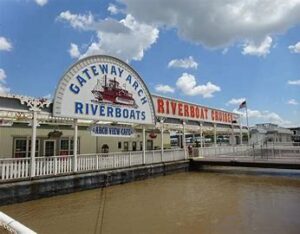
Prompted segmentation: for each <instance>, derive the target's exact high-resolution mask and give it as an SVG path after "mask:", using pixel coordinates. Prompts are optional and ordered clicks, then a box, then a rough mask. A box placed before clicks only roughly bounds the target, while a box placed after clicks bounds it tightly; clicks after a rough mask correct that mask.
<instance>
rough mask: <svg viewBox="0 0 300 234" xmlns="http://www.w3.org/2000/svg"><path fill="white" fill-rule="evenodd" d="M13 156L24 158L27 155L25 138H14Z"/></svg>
mask: <svg viewBox="0 0 300 234" xmlns="http://www.w3.org/2000/svg"><path fill="white" fill-rule="evenodd" d="M14 152H15V153H14V155H15V158H25V157H26V155H27V140H26V138H25V139H16V140H15V150H14Z"/></svg>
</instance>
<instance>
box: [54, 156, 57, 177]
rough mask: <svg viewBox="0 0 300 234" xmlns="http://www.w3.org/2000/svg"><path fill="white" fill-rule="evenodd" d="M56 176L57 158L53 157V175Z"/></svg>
mask: <svg viewBox="0 0 300 234" xmlns="http://www.w3.org/2000/svg"><path fill="white" fill-rule="evenodd" d="M56 174H57V157H54V175H56Z"/></svg>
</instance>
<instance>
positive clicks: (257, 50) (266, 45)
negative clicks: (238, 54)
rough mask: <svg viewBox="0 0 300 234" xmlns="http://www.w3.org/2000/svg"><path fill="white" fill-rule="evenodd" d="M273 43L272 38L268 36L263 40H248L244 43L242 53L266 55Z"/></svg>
mask: <svg viewBox="0 0 300 234" xmlns="http://www.w3.org/2000/svg"><path fill="white" fill-rule="evenodd" d="M271 45H272V38H271V37H269V36H267V37H266V38H265V39H264V40H263V41H262V42H260V43H258V44H257V43H255V42H254V41H247V42H246V43H245V44H244V48H243V51H242V54H244V55H255V56H258V57H261V56H262V57H265V56H266V55H267V54H269V53H270V48H271Z"/></svg>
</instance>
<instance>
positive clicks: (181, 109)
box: [152, 95, 239, 124]
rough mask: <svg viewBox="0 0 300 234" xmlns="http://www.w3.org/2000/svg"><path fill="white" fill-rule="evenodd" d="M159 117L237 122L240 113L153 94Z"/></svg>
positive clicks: (226, 122)
mask: <svg viewBox="0 0 300 234" xmlns="http://www.w3.org/2000/svg"><path fill="white" fill-rule="evenodd" d="M152 99H153V102H154V106H155V112H156V116H157V117H169V118H178V119H186V120H194V121H203V122H211V123H223V124H232V123H236V122H237V120H238V118H239V115H238V114H235V113H232V112H228V111H223V110H217V109H213V108H209V107H205V106H200V105H198V104H193V103H188V102H184V101H180V100H176V99H170V98H165V97H161V96H156V95H152Z"/></svg>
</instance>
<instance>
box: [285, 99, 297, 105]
mask: <svg viewBox="0 0 300 234" xmlns="http://www.w3.org/2000/svg"><path fill="white" fill-rule="evenodd" d="M287 104H289V105H298V104H299V103H298V102H297V101H296V100H295V99H293V98H292V99H290V100H288V102H287Z"/></svg>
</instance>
